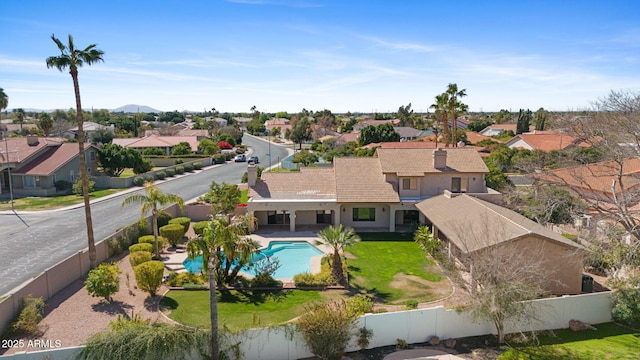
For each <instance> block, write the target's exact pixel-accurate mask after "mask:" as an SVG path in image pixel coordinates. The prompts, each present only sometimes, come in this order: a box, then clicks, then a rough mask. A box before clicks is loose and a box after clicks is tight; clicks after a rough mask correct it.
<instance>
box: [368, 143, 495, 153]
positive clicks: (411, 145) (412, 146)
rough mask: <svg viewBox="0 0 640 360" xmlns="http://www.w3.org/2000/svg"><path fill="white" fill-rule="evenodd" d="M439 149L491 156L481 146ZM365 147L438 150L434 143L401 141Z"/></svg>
mask: <svg viewBox="0 0 640 360" xmlns="http://www.w3.org/2000/svg"><path fill="white" fill-rule="evenodd" d="M437 145H438V148H442V149H445V150H446V149H462V148H464V149H474V150H475V151H477V152H478V155H480V156H481V157H486V156H489V155H491V153H490V152H489V151H488V150H487V149H485V148H483V147H479V146H473V145H465V146H460V147H457V148H452V147H447V146H446V144H444V143H441V142H438V143H437ZM364 147H366V148H369V149H371V148H374V147H381V148H383V149H435V148H436V143H435V142H433V141H400V142H382V143H371V144H367V145H365V146H364Z"/></svg>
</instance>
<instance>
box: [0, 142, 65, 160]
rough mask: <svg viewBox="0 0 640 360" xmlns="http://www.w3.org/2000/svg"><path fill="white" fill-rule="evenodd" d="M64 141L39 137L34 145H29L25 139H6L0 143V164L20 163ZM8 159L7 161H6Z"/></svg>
mask: <svg viewBox="0 0 640 360" xmlns="http://www.w3.org/2000/svg"><path fill="white" fill-rule="evenodd" d="M64 140H65V139H61V138H43V137H39V138H38V140H37V141H38V142H37V144H35V145H29V144H28V143H27V138H26V137H16V138H8V139H6V142H7V143H6V144H5V141H4V140H2V141H0V154H1V155H2V157H1V158H3V159H4V160H1V161H2V162H11V163H21V162H24V161H25V160H28V159H29V158H31V157H32V156H34V155H36V154H37V153H39V152H40V151H42V150H43V149H44V148H45V147H47V146H52V145H55V146H57V145H60V144H61V143H62V142H64ZM7 148H9V155H8V156H7ZM7 158H8V160H7Z"/></svg>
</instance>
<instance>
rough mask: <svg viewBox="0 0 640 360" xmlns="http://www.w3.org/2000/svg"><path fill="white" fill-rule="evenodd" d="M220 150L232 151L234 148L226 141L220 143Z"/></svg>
mask: <svg viewBox="0 0 640 360" xmlns="http://www.w3.org/2000/svg"><path fill="white" fill-rule="evenodd" d="M218 149H220V150H231V149H233V146H231V144H229V143H228V142H226V141H218Z"/></svg>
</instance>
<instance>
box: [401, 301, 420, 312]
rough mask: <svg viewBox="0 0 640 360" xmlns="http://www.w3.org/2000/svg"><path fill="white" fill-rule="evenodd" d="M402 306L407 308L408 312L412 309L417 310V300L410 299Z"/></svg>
mask: <svg viewBox="0 0 640 360" xmlns="http://www.w3.org/2000/svg"><path fill="white" fill-rule="evenodd" d="M404 305H405V306H406V307H407V309H409V310H413V309H417V308H418V300H416V299H410V300H407V301H406V302H405V303H404Z"/></svg>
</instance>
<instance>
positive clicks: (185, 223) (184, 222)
mask: <svg viewBox="0 0 640 360" xmlns="http://www.w3.org/2000/svg"><path fill="white" fill-rule="evenodd" d="M169 224H178V225H181V226H182V227H183V228H184V232H183V233H182V236H184V235H185V234H186V233H187V231H189V227H190V226H191V218H188V217H177V218H173V219H171V220H169Z"/></svg>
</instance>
